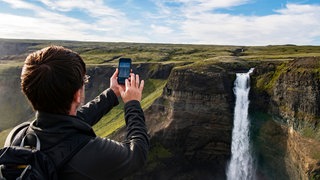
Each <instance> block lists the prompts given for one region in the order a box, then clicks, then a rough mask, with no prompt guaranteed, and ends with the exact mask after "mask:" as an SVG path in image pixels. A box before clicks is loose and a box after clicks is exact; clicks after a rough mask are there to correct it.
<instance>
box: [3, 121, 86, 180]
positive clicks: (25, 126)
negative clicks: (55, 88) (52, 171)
mask: <svg viewBox="0 0 320 180" xmlns="http://www.w3.org/2000/svg"><path fill="white" fill-rule="evenodd" d="M31 124H32V122H24V123H21V124H19V125H18V126H16V127H15V128H13V129H12V130H11V131H10V133H9V135H8V136H7V138H6V141H5V145H4V147H9V146H26V145H27V146H30V147H33V148H35V149H37V150H40V146H41V142H40V139H39V138H38V136H37V135H36V133H35V132H34V131H33V130H32V129H31V128H29V127H30V125H31ZM91 138H92V137H90V136H87V135H83V134H72V135H70V136H68V137H67V138H65V139H63V140H62V141H61V142H60V143H58V144H57V145H54V146H53V147H52V148H50V149H48V150H44V151H42V152H44V153H45V154H46V155H47V156H48V157H49V158H50V159H51V160H52V161H53V162H54V164H55V166H56V168H57V170H59V169H61V168H62V167H63V166H64V165H65V164H66V163H67V162H69V161H70V160H71V159H72V157H73V156H74V155H76V154H77V153H78V152H79V151H80V150H81V149H82V148H83V147H84V146H85V145H86V144H87V143H88V142H89V141H90V140H91ZM0 180H1V179H0Z"/></svg>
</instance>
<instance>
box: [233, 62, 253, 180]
mask: <svg viewBox="0 0 320 180" xmlns="http://www.w3.org/2000/svg"><path fill="white" fill-rule="evenodd" d="M252 72H253V68H252V69H250V70H249V72H247V73H237V78H236V80H235V83H234V94H235V96H236V104H235V110H234V122H233V123H234V124H233V130H232V143H231V160H230V162H229V166H228V168H227V179H228V180H253V179H255V168H254V162H253V158H252V154H251V149H250V132H249V129H250V122H249V118H248V108H249V91H250V73H252Z"/></svg>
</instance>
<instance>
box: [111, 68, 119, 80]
mask: <svg viewBox="0 0 320 180" xmlns="http://www.w3.org/2000/svg"><path fill="white" fill-rule="evenodd" d="M117 76H118V68H116V71H115V72H114V73H113V75H112V77H111V78H116V77H117Z"/></svg>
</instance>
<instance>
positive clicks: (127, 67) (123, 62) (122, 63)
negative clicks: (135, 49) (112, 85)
mask: <svg viewBox="0 0 320 180" xmlns="http://www.w3.org/2000/svg"><path fill="white" fill-rule="evenodd" d="M118 70H119V73H118V83H119V84H125V80H126V79H127V78H129V76H130V72H131V59H130V58H120V59H119V66H118Z"/></svg>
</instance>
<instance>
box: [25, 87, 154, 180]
mask: <svg viewBox="0 0 320 180" xmlns="http://www.w3.org/2000/svg"><path fill="white" fill-rule="evenodd" d="M116 105H118V100H117V97H116V95H115V94H114V92H113V91H112V90H110V89H108V90H106V91H104V92H103V93H101V94H100V95H99V96H98V97H96V98H95V99H94V100H92V101H90V102H89V103H87V104H86V105H85V106H83V107H82V108H80V109H79V111H78V113H77V116H67V115H57V114H49V113H45V112H38V113H37V115H36V120H35V121H34V122H33V123H32V124H31V128H32V130H34V131H35V132H36V134H37V136H38V137H39V139H40V143H41V150H43V151H44V152H48V155H49V156H51V157H52V158H55V159H59V158H60V157H59V156H61V157H63V154H62V155H60V154H61V152H63V151H61V152H50V148H52V147H53V146H61V149H64V151H65V150H66V149H67V150H68V149H74V148H75V147H76V146H77V145H78V144H81V143H82V142H85V143H86V144H85V145H84V146H81V147H82V148H81V149H80V150H79V151H78V152H77V153H75V155H74V156H73V157H72V158H71V160H70V161H68V162H67V163H66V164H65V165H64V166H63V167H62V168H61V170H60V178H59V179H68V180H73V179H75V180H82V179H121V178H123V177H125V176H127V175H129V174H131V173H133V172H135V171H137V170H139V169H140V168H141V167H142V166H143V164H144V163H145V161H146V159H147V152H148V149H149V139H148V135H147V129H146V125H145V119H144V113H143V111H142V108H141V106H140V103H139V102H138V101H129V102H127V103H126V104H125V105H124V110H125V121H126V128H127V136H126V139H125V141H124V142H116V141H113V140H110V139H107V138H101V137H97V136H96V135H95V133H94V131H93V129H92V128H91V126H92V125H94V124H95V123H97V122H98V121H99V120H100V119H101V117H102V116H103V115H105V114H106V113H107V112H109V111H110V110H111V109H112V107H114V106H116ZM61 142H63V143H61ZM59 153H60V154H59Z"/></svg>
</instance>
